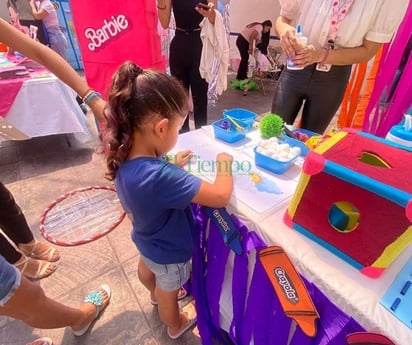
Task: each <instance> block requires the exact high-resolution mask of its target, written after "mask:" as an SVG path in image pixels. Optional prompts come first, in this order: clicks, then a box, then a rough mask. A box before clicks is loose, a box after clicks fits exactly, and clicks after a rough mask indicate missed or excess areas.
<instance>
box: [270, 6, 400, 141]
mask: <svg viewBox="0 0 412 345" xmlns="http://www.w3.org/2000/svg"><path fill="white" fill-rule="evenodd" d="M279 2H280V6H281V10H280V16H279V17H278V18H277V20H276V24H275V29H276V32H277V35H278V36H279V38H280V45H281V48H282V50H283V52H284V53H285V54H286V55H287V56H288V57H291V58H292V60H293V62H294V63H295V65H296V66H298V67H303V69H301V70H290V69H287V68H285V69H284V70H283V71H282V74H281V76H280V78H279V82H278V84H277V85H276V88H275V91H274V95H273V101H272V108H271V112H272V113H275V114H278V115H280V116H281V117H282V118H283V119H284V121H285V122H286V123H287V124H289V125H292V124H293V123H294V121H295V119H296V117H297V115H298V113H299V111H300V109H301V106H302V105H303V110H302V120H301V127H302V128H305V129H308V130H311V131H313V132H316V133H320V134H323V133H324V131H325V130H326V128H327V127H328V125H329V123H330V121H331V120H332V118H333V116H334V115H335V113H336V111H337V110H338V108H339V106H340V104H341V102H342V99H343V96H344V94H345V90H346V85H347V82H348V79H349V77H350V74H351V69H352V64H357V63H362V62H367V61H369V60H370V59H371V58H372V57H374V56H375V54H376V53H377V51H378V50H379V48H380V47H381V46H382V44H383V43H386V42H390V40H391V39H392V36H393V34H394V33H395V31H396V30H397V29H398V27H399V24H400V22H401V20H402V18H403V16H404V14H405V11H406V8H407V6H408V0H399V1H398V2H397V4H396V6H394V5H393V1H390V0H382V1H370V0H333V1H332V0H279ZM292 23H295V24H299V25H300V27H301V29H302V32H301V35H302V36H304V37H307V38H308V45H307V47H306V48H303V49H299V50H297V49H296V47H297V46H298V39H299V38H298V37H297V32H296V28H295V26H293V25H292Z"/></svg>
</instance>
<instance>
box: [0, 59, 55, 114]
mask: <svg viewBox="0 0 412 345" xmlns="http://www.w3.org/2000/svg"><path fill="white" fill-rule="evenodd" d="M8 60H9V61H10V62H13V63H16V64H20V65H23V66H24V64H25V63H29V64H30V63H31V60H29V59H27V58H19V57H8ZM27 69H28V70H29V72H30V74H29V75H27V76H20V77H16V78H7V79H0V95H1V101H0V116H2V117H6V115H7V113H8V112H9V110H10V108H11V106H12V105H13V102H14V100H15V99H16V96H17V94H18V93H19V91H20V89H21V87H22V85H23V83H24V81H25V80H27V79H30V78H32V77H33V76H35V74H36V73H38V72H44V71H47V69H46V68H45V67H43V66H41V67H35V68H30V67H28V68H27ZM33 72H34V73H33Z"/></svg>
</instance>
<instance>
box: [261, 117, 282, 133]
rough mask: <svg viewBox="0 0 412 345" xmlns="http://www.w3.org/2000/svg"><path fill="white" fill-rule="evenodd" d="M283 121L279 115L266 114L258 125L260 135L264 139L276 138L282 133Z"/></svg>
mask: <svg viewBox="0 0 412 345" xmlns="http://www.w3.org/2000/svg"><path fill="white" fill-rule="evenodd" d="M282 128H283V120H282V118H281V117H280V116H279V115H276V114H266V115H265V116H263V118H262V120H260V123H259V129H260V133H261V134H262V136H263V137H264V138H272V137H277V136H279V135H280V134H281V133H282Z"/></svg>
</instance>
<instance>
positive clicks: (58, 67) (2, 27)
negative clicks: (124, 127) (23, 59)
mask: <svg viewBox="0 0 412 345" xmlns="http://www.w3.org/2000/svg"><path fill="white" fill-rule="evenodd" d="M0 42H3V43H4V44H6V45H7V46H9V47H10V48H12V49H13V50H17V51H19V52H21V53H22V54H24V55H25V56H28V57H29V58H31V59H33V60H34V61H36V62H38V63H40V64H41V65H43V66H45V67H47V68H48V69H49V70H50V71H51V72H52V73H54V74H55V75H56V77H57V78H59V79H60V80H62V81H63V82H64V83H66V84H67V85H68V86H70V87H71V88H72V89H73V90H74V91H75V92H76V93H77V94H78V95H79V96H80V97H82V96H84V95H85V94H86V93H87V92H88V91H89V89H90V88H89V86H88V85H87V83H86V82H85V81H84V80H83V78H81V77H80V75H79V74H78V73H77V72H76V71H75V70H74V69H73V68H72V67H71V66H70V65H69V63H68V62H67V61H66V60H65V59H63V58H62V57H61V56H60V55H59V54H57V53H56V52H54V51H53V50H52V49H50V48H49V47H47V46H45V45H43V44H41V43H39V42H37V41H35V40H33V39H31V38H30V37H29V36H27V35H25V34H23V33H21V32H20V31H18V30H17V29H16V28H14V27H13V26H12V25H10V24H9V23H7V22H6V21H5V20H3V19H1V18H0ZM105 104H106V103H105V101H103V100H102V99H101V98H100V97H94V98H93V99H92V100H91V102H90V103H89V104H88V105H89V107H90V108H91V109H92V111H93V113H94V116H95V117H96V118H97V120H99V121H101V122H105V119H104V116H103V110H104V107H105Z"/></svg>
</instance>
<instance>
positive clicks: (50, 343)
mask: <svg viewBox="0 0 412 345" xmlns="http://www.w3.org/2000/svg"><path fill="white" fill-rule="evenodd" d="M44 343H46V344H47V345H53V340H51V339H50V338H48V337H41V338H38V339H35V340H33V341H32V342H30V343H27V344H26V345H37V344H42V345H43V344H44Z"/></svg>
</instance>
